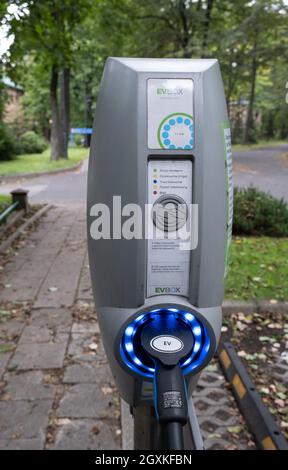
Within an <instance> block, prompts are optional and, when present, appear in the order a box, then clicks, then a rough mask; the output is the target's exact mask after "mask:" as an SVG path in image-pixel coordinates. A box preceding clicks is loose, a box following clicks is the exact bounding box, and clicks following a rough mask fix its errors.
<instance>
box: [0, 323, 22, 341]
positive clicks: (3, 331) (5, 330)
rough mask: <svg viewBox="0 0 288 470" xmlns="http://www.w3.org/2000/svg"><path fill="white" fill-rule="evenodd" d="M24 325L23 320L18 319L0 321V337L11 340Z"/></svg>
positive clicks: (19, 332)
mask: <svg viewBox="0 0 288 470" xmlns="http://www.w3.org/2000/svg"><path fill="white" fill-rule="evenodd" d="M24 326H25V322H24V321H19V320H14V319H12V320H8V321H6V322H4V323H0V339H3V340H4V341H5V340H6V341H7V340H8V341H9V340H11V339H15V338H17V337H18V336H19V335H20V334H21V332H22V330H23V328H24Z"/></svg>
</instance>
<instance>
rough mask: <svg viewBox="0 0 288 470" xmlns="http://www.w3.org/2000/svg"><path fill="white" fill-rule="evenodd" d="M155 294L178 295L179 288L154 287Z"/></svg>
mask: <svg viewBox="0 0 288 470" xmlns="http://www.w3.org/2000/svg"><path fill="white" fill-rule="evenodd" d="M155 292H156V294H176V293H177V292H178V293H180V287H155Z"/></svg>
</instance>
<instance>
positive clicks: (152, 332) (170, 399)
mask: <svg viewBox="0 0 288 470" xmlns="http://www.w3.org/2000/svg"><path fill="white" fill-rule="evenodd" d="M193 344H194V338H193V334H192V332H191V329H190V328H189V326H188V325H186V324H185V323H184V322H182V321H181V320H176V319H174V320H173V321H171V318H169V317H168V318H166V317H165V315H163V317H161V318H157V319H153V320H151V322H150V323H149V324H147V325H146V326H145V327H144V328H143V330H142V333H141V345H142V347H143V349H144V351H145V353H146V354H148V355H149V356H150V357H151V358H152V359H153V361H154V363H155V374H154V406H155V411H156V416H157V420H158V421H159V423H160V425H161V430H162V436H163V447H164V449H173V450H184V438H183V426H184V425H185V424H186V423H187V420H188V405H187V392H186V383H185V379H184V376H183V373H182V369H181V367H180V364H179V362H180V361H181V360H182V359H184V358H185V357H186V356H188V355H189V353H191V351H192V349H193Z"/></svg>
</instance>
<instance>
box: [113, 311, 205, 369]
mask: <svg viewBox="0 0 288 470" xmlns="http://www.w3.org/2000/svg"><path fill="white" fill-rule="evenodd" d="M159 314H160V315H171V316H172V317H173V320H175V318H176V319H177V318H179V319H180V320H181V321H184V322H185V323H186V324H188V325H189V327H190V328H191V332H192V334H193V336H194V346H193V351H192V352H191V354H190V356H189V357H188V358H187V357H186V358H185V359H184V360H183V361H182V363H181V362H180V365H181V368H182V369H183V373H184V375H187V374H189V373H190V372H191V371H192V370H194V369H196V368H197V367H199V366H200V365H201V364H203V362H204V361H205V359H206V358H207V355H208V354H209V352H210V348H211V341H210V336H209V333H208V330H207V328H206V326H205V325H204V324H203V323H202V322H201V321H200V320H199V319H198V318H197V317H196V316H195V315H193V314H192V313H190V312H185V311H184V310H180V309H176V308H168V309H166V308H159V309H155V310H151V311H150V312H146V313H142V314H141V315H139V316H138V317H136V318H135V319H134V320H133V321H132V322H131V323H130V324H129V325H128V326H127V327H126V328H125V331H124V334H123V337H122V341H121V343H120V353H121V357H122V359H123V361H124V363H125V364H126V365H127V366H128V367H129V368H130V369H131V370H132V371H133V372H136V373H137V374H139V375H141V376H143V377H149V378H153V376H154V371H155V369H154V366H153V364H152V362H151V365H150V366H149V365H147V363H146V364H145V362H144V361H143V359H142V358H141V354H139V351H137V350H136V347H135V342H136V337H137V331H139V328H141V327H143V325H144V324H145V323H147V322H148V321H149V320H150V319H152V318H153V316H155V315H159ZM144 359H146V358H144ZM146 362H147V361H146Z"/></svg>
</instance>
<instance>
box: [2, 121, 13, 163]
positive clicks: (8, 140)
mask: <svg viewBox="0 0 288 470" xmlns="http://www.w3.org/2000/svg"><path fill="white" fill-rule="evenodd" d="M15 155H16V148H15V144H14V140H13V137H12V134H11V132H10V130H9V128H8V127H7V126H6V125H5V124H4V123H1V122H0V161H1V160H2V161H3V160H13V158H14V157H15Z"/></svg>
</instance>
